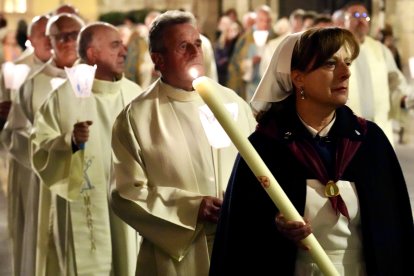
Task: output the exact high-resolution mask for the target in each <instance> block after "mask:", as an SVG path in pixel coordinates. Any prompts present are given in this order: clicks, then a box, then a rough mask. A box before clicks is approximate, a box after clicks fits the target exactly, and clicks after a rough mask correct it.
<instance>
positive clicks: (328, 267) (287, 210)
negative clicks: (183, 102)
mask: <svg viewBox="0 0 414 276" xmlns="http://www.w3.org/2000/svg"><path fill="white" fill-rule="evenodd" d="M193 87H194V89H195V90H196V91H197V92H198V93H199V94H200V96H201V98H202V99H203V100H204V102H205V103H206V104H207V105H208V107H209V108H210V109H211V111H212V112H213V114H214V115H215V117H216V119H217V120H218V121H219V122H220V124H221V126H222V127H223V129H224V130H225V131H226V133H227V135H228V136H229V137H230V139H231V140H232V142H233V144H234V145H235V146H236V148H237V149H238V151H239V153H240V155H241V156H242V157H243V159H244V160H245V161H246V163H247V165H248V166H249V167H250V169H251V170H252V172H253V173H254V175H255V176H256V177H257V178H258V179H261V181H260V182H261V183H262V186H263V188H264V189H265V191H266V192H267V193H268V195H269V196H270V198H271V199H272V201H273V202H274V203H275V204H276V206H277V208H278V209H279V210H280V211H281V212H282V214H283V215H284V216H285V217H286V218H287V219H288V220H293V221H302V222H304V221H303V218H302V217H301V216H300V214H299V213H298V211H297V210H296V208H295V207H294V206H293V204H292V203H291V201H290V200H289V198H288V197H287V196H286V194H285V192H284V191H283V189H282V188H281V187H280V185H279V183H278V182H277V181H276V179H275V178H274V176H273V175H272V173H271V172H270V170H269V169H268V168H267V166H266V164H265V163H264V162H263V160H262V159H261V158H260V156H259V154H258V153H257V151H256V149H255V148H254V147H253V146H252V144H251V143H250V141H249V140H248V139H247V137H244V136H243V135H242V134H241V133H240V131H239V130H238V128H237V127H236V125H235V124H234V121H233V120H232V118H231V116H230V113H229V112H228V111H227V110H226V108H225V107H224V104H223V103H222V102H221V100H220V96H218V94H219V93H228V92H225V91H223V90H222V88H221V86H220V85H218V84H217V83H216V82H215V81H213V80H212V79H210V78H208V77H205V76H202V77H198V78H196V79H194V81H193ZM302 243H303V244H304V245H306V246H307V247H308V248H309V253H310V254H311V256H312V258H313V260H314V261H315V263H316V264H317V265H318V266H319V269H320V270H321V271H322V272H323V273H324V274H325V275H339V273H338V272H337V270H336V269H335V267H334V265H333V264H332V262H331V260H330V259H329V257H328V256H327V255H326V253H325V251H324V250H323V248H322V247H321V245H320V244H319V242H318V241H317V240H316V238H315V236H314V235H313V234H310V235H309V236H308V237H306V238H305V239H303V240H302Z"/></svg>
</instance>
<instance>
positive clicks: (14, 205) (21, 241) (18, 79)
mask: <svg viewBox="0 0 414 276" xmlns="http://www.w3.org/2000/svg"><path fill="white" fill-rule="evenodd" d="M48 19H49V17H48V16H45V15H43V16H36V17H34V18H33V20H32V21H31V23H30V25H29V28H28V41H30V46H29V47H28V48H27V49H26V50H25V52H23V54H22V55H21V57H20V58H19V59H18V60H16V61H15V62H14V65H15V66H11V67H9V68H6V67H3V69H4V70H3V74H2V76H4V78H3V79H2V81H1V83H2V85H4V86H3V89H2V94H3V93H6V94H9V95H8V96H9V97H10V99H11V100H12V104H11V109H10V113H9V114H8V117H7V121H6V123H5V126H4V129H3V131H2V133H1V140H2V141H1V142H2V145H3V146H4V148H5V150H6V151H7V153H8V157H9V160H8V164H9V166H8V168H9V170H8V173H9V177H8V190H9V193H8V223H9V229H10V234H11V239H12V245H13V272H14V275H32V273H33V271H34V269H35V264H36V260H35V256H36V233H37V231H36V229H37V211H38V193H39V188H38V185H37V183H35V184H33V185H32V182H33V181H34V180H35V176H34V174H33V171H32V169H31V164H30V158H29V155H28V146H29V144H28V136H29V132H30V125H31V123H29V122H28V120H27V118H26V117H25V115H24V113H23V111H22V108H21V105H20V100H19V88H20V86H21V85H22V84H23V83H24V82H25V81H26V80H31V79H32V78H33V77H34V76H36V75H37V74H38V73H39V72H40V71H42V70H43V69H44V68H45V66H46V65H47V61H48V60H49V59H50V57H51V51H50V50H51V47H50V42H49V39H48V38H47V37H46V36H45V30H46V24H47V21H48ZM5 71H9V72H5Z"/></svg>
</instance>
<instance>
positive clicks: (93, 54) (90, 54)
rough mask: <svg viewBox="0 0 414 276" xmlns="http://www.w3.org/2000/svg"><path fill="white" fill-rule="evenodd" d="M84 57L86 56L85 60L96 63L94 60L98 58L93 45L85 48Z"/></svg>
mask: <svg viewBox="0 0 414 276" xmlns="http://www.w3.org/2000/svg"><path fill="white" fill-rule="evenodd" d="M86 57H87V58H88V60H87V62H88V63H89V64H96V61H97V59H98V58H99V57H98V52H97V49H96V48H95V47H89V48H88V49H87V50H86Z"/></svg>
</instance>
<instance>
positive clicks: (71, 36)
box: [50, 31, 79, 43]
mask: <svg viewBox="0 0 414 276" xmlns="http://www.w3.org/2000/svg"><path fill="white" fill-rule="evenodd" d="M78 34H79V31H73V32H69V33H59V34H54V35H50V36H51V37H53V38H54V39H55V40H56V41H57V42H59V43H67V42H70V41H76V39H78Z"/></svg>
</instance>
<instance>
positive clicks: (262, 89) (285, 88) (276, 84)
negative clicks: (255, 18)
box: [250, 32, 303, 113]
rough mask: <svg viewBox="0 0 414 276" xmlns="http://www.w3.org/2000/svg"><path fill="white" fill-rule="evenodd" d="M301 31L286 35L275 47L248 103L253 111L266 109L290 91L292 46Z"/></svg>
mask: <svg viewBox="0 0 414 276" xmlns="http://www.w3.org/2000/svg"><path fill="white" fill-rule="evenodd" d="M302 33H303V32H300V33H294V34H290V35H288V36H287V37H286V38H285V39H284V40H283V41H282V42H281V43H280V45H279V46H278V47H277V48H276V50H275V52H274V53H273V56H272V59H271V61H270V63H269V66H268V67H267V69H266V71H265V73H264V75H263V77H262V79H261V80H260V83H259V85H258V86H257V89H256V92H255V93H254V95H253V97H252V99H251V101H250V105H251V107H252V109H253V111H254V112H255V113H258V112H259V111H266V110H268V109H269V108H270V103H272V102H279V101H282V100H284V99H286V98H287V96H289V95H290V93H291V92H292V88H293V85H292V80H291V78H290V71H291V60H292V53H293V48H294V47H295V44H296V42H297V41H298V40H299V38H300V37H301V35H302Z"/></svg>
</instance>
